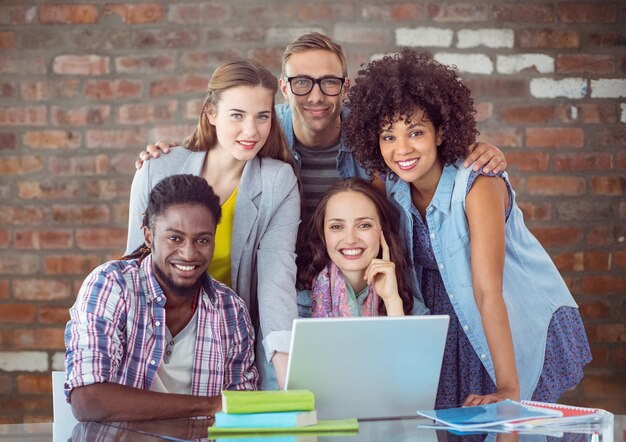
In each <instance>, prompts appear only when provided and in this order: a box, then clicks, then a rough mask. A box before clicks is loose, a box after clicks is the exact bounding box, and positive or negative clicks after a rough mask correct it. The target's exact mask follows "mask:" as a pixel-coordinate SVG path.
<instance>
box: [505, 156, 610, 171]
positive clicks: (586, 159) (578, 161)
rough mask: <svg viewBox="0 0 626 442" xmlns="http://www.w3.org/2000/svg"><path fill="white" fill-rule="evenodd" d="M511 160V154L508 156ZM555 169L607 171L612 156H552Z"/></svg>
mask: <svg viewBox="0 0 626 442" xmlns="http://www.w3.org/2000/svg"><path fill="white" fill-rule="evenodd" d="M507 158H509V154H507ZM552 163H553V166H552V167H553V169H554V171H555V172H560V171H577V170H607V169H610V168H611V155H610V154H608V153H603V152H598V153H573V154H555V155H553V156H552Z"/></svg>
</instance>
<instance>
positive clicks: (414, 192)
mask: <svg viewBox="0 0 626 442" xmlns="http://www.w3.org/2000/svg"><path fill="white" fill-rule="evenodd" d="M359 74H360V76H359V77H358V78H357V79H356V84H355V86H353V87H352V88H351V89H350V91H349V95H348V98H349V102H350V108H351V111H352V112H351V114H350V116H349V117H348V118H347V120H346V123H345V131H346V140H347V141H348V143H349V145H350V147H352V149H353V151H354V153H355V155H356V157H357V159H358V160H359V161H360V162H361V163H362V164H364V165H365V166H366V167H367V168H368V169H369V170H370V171H373V172H377V173H379V174H383V175H386V183H385V185H386V189H387V196H388V198H389V199H390V200H391V201H392V202H393V203H394V205H396V206H397V207H398V208H399V209H400V211H401V217H402V226H403V233H404V237H405V238H406V242H407V243H408V244H409V247H411V249H412V253H411V254H410V256H409V258H410V261H411V264H412V266H413V267H414V269H415V271H416V273H417V275H418V278H419V281H420V288H421V291H422V295H423V296H424V301H425V303H426V306H427V307H428V308H429V309H430V311H431V313H432V314H447V315H450V318H451V321H450V328H449V332H448V339H447V344H446V350H445V353H444V361H443V367H442V371H441V377H440V382H439V390H438V394H437V402H436V407H438V408H445V407H454V406H458V405H459V404H463V403H464V404H465V405H479V404H485V403H489V402H494V401H499V400H501V399H505V398H511V399H520V398H521V399H531V398H532V399H534V400H539V401H546V402H555V401H557V400H558V398H559V397H560V396H561V394H562V393H563V392H564V391H565V390H568V389H570V388H572V387H574V386H575V385H576V384H578V382H579V381H580V380H581V378H582V376H583V367H584V366H585V365H586V364H587V363H588V362H589V361H590V360H591V356H590V351H589V345H588V343H587V338H586V336H585V329H584V327H583V324H582V321H581V319H580V315H579V313H578V309H577V305H576V302H574V299H573V298H572V296H571V294H570V292H569V290H568V288H567V285H566V284H565V282H564V281H563V279H562V278H561V276H560V274H559V272H558V270H557V269H556V267H555V265H554V264H553V263H552V260H551V259H550V257H549V256H548V254H547V253H546V251H545V250H544V249H543V247H542V246H541V244H540V243H539V242H538V241H537V240H536V239H535V238H534V237H533V236H532V234H531V233H530V232H529V230H528V229H527V228H526V226H525V225H524V220H523V216H522V212H521V210H520V209H519V207H518V206H517V204H516V202H515V193H514V192H513V189H512V188H511V185H510V182H509V179H508V176H507V174H506V173H498V174H495V175H494V174H486V173H484V172H482V171H473V170H472V169H466V168H464V167H463V166H462V161H461V160H462V159H463V158H464V157H465V155H466V154H467V148H466V146H468V145H470V144H472V143H473V142H474V140H475V137H476V135H477V131H476V123H475V120H474V114H475V111H474V108H473V101H472V98H471V94H470V90H469V89H468V88H467V86H465V85H464V84H463V83H462V82H461V80H460V78H459V77H458V76H457V75H456V73H455V72H454V70H453V69H451V68H449V67H447V66H444V65H442V64H440V63H438V62H436V61H435V60H433V59H432V57H431V56H429V55H426V54H422V55H418V54H417V53H415V52H413V51H411V50H408V49H405V50H403V51H402V52H401V54H399V55H395V56H387V57H384V58H383V59H381V60H376V61H373V62H371V63H370V64H369V65H368V66H367V67H366V68H365V69H364V70H362V71H360V72H359Z"/></svg>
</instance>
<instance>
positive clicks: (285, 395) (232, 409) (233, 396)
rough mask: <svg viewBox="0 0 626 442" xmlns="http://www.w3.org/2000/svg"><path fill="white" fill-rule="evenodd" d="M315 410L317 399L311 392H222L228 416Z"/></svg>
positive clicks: (223, 405) (224, 407)
mask: <svg viewBox="0 0 626 442" xmlns="http://www.w3.org/2000/svg"><path fill="white" fill-rule="evenodd" d="M314 409H315V397H314V396H313V393H312V392H311V391H309V390H286V391H285V390H268V391H245V390H223V391H222V411H223V412H224V413H228V414H242V413H269V412H273V411H311V410H314Z"/></svg>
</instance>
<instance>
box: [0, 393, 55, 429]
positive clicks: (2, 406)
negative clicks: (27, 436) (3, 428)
mask: <svg viewBox="0 0 626 442" xmlns="http://www.w3.org/2000/svg"><path fill="white" fill-rule="evenodd" d="M49 396H52V395H49ZM51 401H52V397H45V398H41V397H37V398H35V397H28V398H19V397H16V396H15V395H11V396H7V397H0V410H3V411H4V410H11V411H13V412H14V413H20V416H22V415H23V414H24V413H27V412H30V413H43V412H49V410H51ZM9 419H10V418H9ZM21 422H22V418H20V421H19V423H21ZM10 423H14V424H16V423H18V422H10Z"/></svg>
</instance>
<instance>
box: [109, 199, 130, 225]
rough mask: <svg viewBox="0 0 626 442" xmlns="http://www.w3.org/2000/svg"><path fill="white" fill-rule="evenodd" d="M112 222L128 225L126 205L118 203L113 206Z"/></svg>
mask: <svg viewBox="0 0 626 442" xmlns="http://www.w3.org/2000/svg"><path fill="white" fill-rule="evenodd" d="M113 222H115V223H116V224H125V223H128V203H119V204H115V205H114V206H113Z"/></svg>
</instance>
